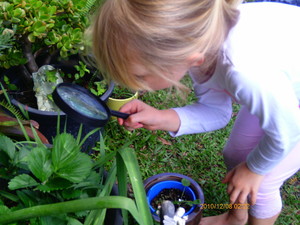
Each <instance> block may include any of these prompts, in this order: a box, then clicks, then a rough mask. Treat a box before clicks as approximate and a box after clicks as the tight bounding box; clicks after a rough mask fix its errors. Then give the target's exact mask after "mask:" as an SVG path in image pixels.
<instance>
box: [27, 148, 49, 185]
mask: <svg viewBox="0 0 300 225" xmlns="http://www.w3.org/2000/svg"><path fill="white" fill-rule="evenodd" d="M50 159H51V153H50V151H49V150H48V149H47V148H46V147H36V148H33V149H32V150H31V152H30V153H29V155H28V166H29V169H30V171H31V172H32V173H33V174H34V175H35V176H36V177H37V178H38V179H39V180H40V181H41V182H45V181H46V180H47V179H48V178H49V177H50V176H51V174H52V173H53V170H52V166H51V160H50Z"/></svg>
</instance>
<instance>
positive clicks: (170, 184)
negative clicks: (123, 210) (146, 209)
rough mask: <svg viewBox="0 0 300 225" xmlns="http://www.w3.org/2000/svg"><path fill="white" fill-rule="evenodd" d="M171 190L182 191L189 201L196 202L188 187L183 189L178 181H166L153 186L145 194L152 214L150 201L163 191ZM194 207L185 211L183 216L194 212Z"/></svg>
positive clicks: (192, 192)
mask: <svg viewBox="0 0 300 225" xmlns="http://www.w3.org/2000/svg"><path fill="white" fill-rule="evenodd" d="M171 188H175V189H179V190H181V191H183V190H184V188H185V190H184V194H185V195H187V196H188V197H189V198H190V199H191V201H194V200H196V199H197V198H196V195H195V193H194V191H193V190H192V189H191V188H190V187H185V186H183V185H182V183H181V182H179V181H172V180H168V181H162V182H160V183H157V184H155V185H153V186H152V187H151V188H150V189H149V190H148V192H147V200H148V204H149V206H150V210H151V213H152V214H156V212H155V209H154V208H153V207H152V206H151V201H152V200H153V199H154V198H155V197H156V196H157V195H158V194H159V193H160V192H161V191H162V190H164V189H171ZM195 207H196V206H195V205H193V206H192V207H191V209H190V210H189V211H187V212H186V213H185V214H184V215H185V216H187V215H189V214H190V213H191V212H193V211H194V209H195Z"/></svg>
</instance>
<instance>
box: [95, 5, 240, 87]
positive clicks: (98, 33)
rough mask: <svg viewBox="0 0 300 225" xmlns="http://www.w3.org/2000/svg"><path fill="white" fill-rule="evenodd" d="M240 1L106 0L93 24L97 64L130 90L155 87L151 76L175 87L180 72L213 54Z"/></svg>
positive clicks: (234, 18) (208, 60) (233, 20)
mask: <svg viewBox="0 0 300 225" xmlns="http://www.w3.org/2000/svg"><path fill="white" fill-rule="evenodd" d="M240 2H241V0H184V1H183V0H106V1H105V2H104V4H103V5H102V7H101V8H100V11H99V13H98V15H97V16H96V18H95V22H94V24H93V26H92V33H93V52H94V56H95V58H96V62H97V63H98V66H99V69H100V70H101V71H102V73H103V74H104V75H106V76H107V77H108V78H111V79H113V80H114V81H116V82H117V83H120V84H122V85H125V86H128V87H130V88H132V89H148V90H149V89H159V88H155V87H154V86H153V85H152V84H150V85H149V82H148V79H150V77H151V79H156V78H157V79H158V78H160V80H164V81H166V82H168V83H169V84H173V85H177V86H178V85H179V82H178V80H179V79H180V78H181V77H180V76H179V75H178V74H177V73H179V71H180V72H181V73H183V74H182V76H183V75H184V73H185V72H186V71H187V69H188V68H189V67H191V66H193V65H200V64H202V66H203V67H204V68H205V67H206V66H209V65H210V63H211V61H212V60H214V59H215V57H217V54H218V52H219V50H220V47H221V46H222V44H223V42H224V40H225V39H226V37H227V35H228V32H229V30H230V29H231V28H232V27H233V26H234V25H235V23H236V21H237V19H238V14H239V13H238V11H237V9H236V6H237V5H238V3H240ZM136 68H139V70H137V69H136ZM139 71H144V74H139ZM182 71H183V72H182ZM174 76H175V77H174ZM158 80H159V79H158ZM162 86H163V85H162Z"/></svg>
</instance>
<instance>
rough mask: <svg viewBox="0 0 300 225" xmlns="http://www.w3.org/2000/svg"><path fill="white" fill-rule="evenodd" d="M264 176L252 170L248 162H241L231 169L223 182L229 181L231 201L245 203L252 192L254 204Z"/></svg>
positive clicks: (252, 202) (251, 198) (251, 199)
mask: <svg viewBox="0 0 300 225" xmlns="http://www.w3.org/2000/svg"><path fill="white" fill-rule="evenodd" d="M263 178H264V176H262V175H259V174H256V173H253V172H252V171H250V170H249V168H248V167H247V164H246V162H242V163H240V164H239V165H238V166H236V167H235V168H233V169H232V170H231V171H229V172H228V173H227V175H226V176H225V178H224V180H223V183H228V186H227V193H228V194H229V195H230V203H231V204H234V203H241V204H242V203H245V202H247V196H248V195H249V194H250V204H251V205H254V204H255V202H256V195H257V191H258V188H259V186H260V184H261V181H262V179H263Z"/></svg>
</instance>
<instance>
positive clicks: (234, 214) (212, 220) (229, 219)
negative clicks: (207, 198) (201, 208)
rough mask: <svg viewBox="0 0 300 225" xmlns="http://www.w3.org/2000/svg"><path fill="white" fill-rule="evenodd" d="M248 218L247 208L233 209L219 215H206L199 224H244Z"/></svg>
mask: <svg viewBox="0 0 300 225" xmlns="http://www.w3.org/2000/svg"><path fill="white" fill-rule="evenodd" d="M247 220H248V210H247V209H232V210H230V211H228V212H226V213H224V214H221V215H218V216H209V217H204V218H202V219H201V221H200V224H199V225H244V224H246V223H247Z"/></svg>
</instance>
